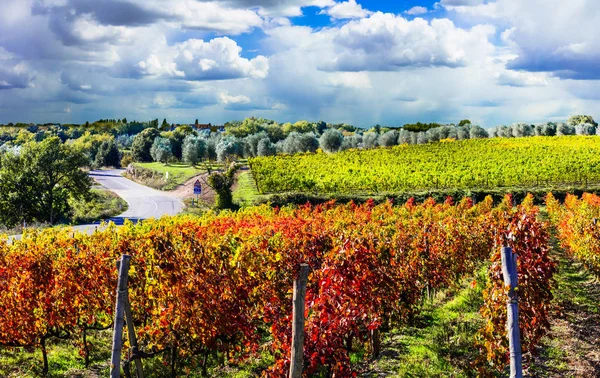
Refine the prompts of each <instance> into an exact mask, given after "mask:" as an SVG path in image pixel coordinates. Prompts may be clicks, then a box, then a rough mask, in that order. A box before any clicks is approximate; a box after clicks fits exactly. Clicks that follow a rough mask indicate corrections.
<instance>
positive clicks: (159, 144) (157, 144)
mask: <svg viewBox="0 0 600 378" xmlns="http://www.w3.org/2000/svg"><path fill="white" fill-rule="evenodd" d="M150 155H151V156H152V159H153V160H154V161H157V162H161V163H163V164H167V163H168V162H169V159H171V158H172V157H173V150H172V146H171V141H170V140H169V139H167V138H162V137H156V139H154V143H152V147H151V148H150Z"/></svg>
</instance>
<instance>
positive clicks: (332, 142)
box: [319, 129, 344, 152]
mask: <svg viewBox="0 0 600 378" xmlns="http://www.w3.org/2000/svg"><path fill="white" fill-rule="evenodd" d="M343 142H344V135H343V134H342V132H341V131H339V130H336V129H329V130H327V131H325V132H324V133H323V135H321V138H320V139H319V146H320V147H321V149H322V150H323V151H325V152H338V151H339V150H340V148H341V147H342V143H343Z"/></svg>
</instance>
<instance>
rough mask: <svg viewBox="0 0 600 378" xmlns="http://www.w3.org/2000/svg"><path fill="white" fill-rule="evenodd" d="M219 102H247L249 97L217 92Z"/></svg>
mask: <svg viewBox="0 0 600 378" xmlns="http://www.w3.org/2000/svg"><path fill="white" fill-rule="evenodd" d="M219 100H220V102H221V104H226V105H228V104H249V103H250V98H249V97H248V96H244V95H238V96H232V95H230V94H229V93H227V92H223V93H220V94H219Z"/></svg>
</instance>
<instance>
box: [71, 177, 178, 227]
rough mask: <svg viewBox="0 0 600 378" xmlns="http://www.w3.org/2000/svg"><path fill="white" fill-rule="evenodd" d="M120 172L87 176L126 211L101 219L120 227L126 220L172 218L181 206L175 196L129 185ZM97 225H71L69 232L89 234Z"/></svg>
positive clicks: (129, 182)
mask: <svg viewBox="0 0 600 378" xmlns="http://www.w3.org/2000/svg"><path fill="white" fill-rule="evenodd" d="M123 172H125V170H124V169H110V170H95V171H90V173H89V175H90V177H91V178H92V179H94V181H96V182H97V183H98V184H100V185H102V186H103V187H105V188H106V189H108V190H111V191H112V192H114V193H116V194H117V195H118V196H119V197H121V198H123V199H124V200H125V201H126V202H127V204H128V205H129V208H128V209H127V211H126V212H124V213H123V214H119V215H117V216H116V217H113V218H110V219H105V221H107V222H114V223H115V224H116V225H122V224H123V222H125V220H126V219H129V220H131V221H133V222H137V221H139V220H143V219H148V218H160V217H161V216H163V215H175V214H178V213H180V212H181V211H182V210H183V203H182V202H181V201H180V200H179V199H178V198H177V197H175V196H170V195H169V194H166V193H165V192H161V191H158V190H156V189H152V188H149V187H147V186H144V185H141V184H138V183H136V182H133V181H131V180H129V179H127V178H125V177H123V176H121V175H122V174H123ZM100 223H101V222H100V221H98V222H96V223H94V224H86V225H80V226H74V227H73V229H74V230H77V231H82V232H88V233H89V232H93V231H94V230H96V229H97V228H98V225H99V224H100Z"/></svg>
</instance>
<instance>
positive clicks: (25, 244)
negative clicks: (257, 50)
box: [0, 199, 549, 377]
mask: <svg viewBox="0 0 600 378" xmlns="http://www.w3.org/2000/svg"><path fill="white" fill-rule="evenodd" d="M534 213H535V209H533V208H531V207H530V206H528V205H524V206H522V207H519V208H518V209H517V210H515V211H510V210H508V209H504V208H501V209H496V210H494V209H493V208H492V205H491V199H488V200H486V201H482V202H481V203H479V204H477V205H473V204H472V202H471V201H469V200H463V201H462V202H460V203H459V204H457V205H453V204H452V203H451V202H450V201H447V202H445V203H443V204H442V203H435V202H434V201H432V200H429V201H426V202H425V203H423V204H420V205H419V204H416V203H415V202H414V201H409V202H408V203H406V204H405V205H403V206H398V207H393V206H392V205H391V204H390V203H386V204H382V205H374V204H373V203H366V204H364V205H360V206H358V205H355V204H348V205H345V206H335V205H334V204H333V203H329V204H325V205H322V206H316V207H311V206H304V207H300V208H295V209H294V208H283V209H272V208H269V207H265V206H263V207H258V208H252V209H247V210H244V211H241V212H239V213H229V212H223V213H221V214H214V213H207V214H205V215H203V216H202V217H198V218H196V217H194V218H192V217H177V218H169V217H166V218H162V219H160V220H149V221H146V222H143V223H142V224H139V225H137V226H134V225H132V224H131V223H129V224H126V225H125V226H123V227H122V228H119V229H117V228H115V227H111V228H109V229H108V230H107V231H105V232H97V233H94V234H93V235H85V234H77V235H76V237H72V235H71V233H70V231H60V230H46V231H43V232H32V233H28V234H25V235H23V238H22V240H19V241H14V242H13V243H12V244H7V243H5V242H2V243H0V344H2V345H5V346H6V345H13V346H17V345H21V346H33V347H37V348H39V349H41V350H42V351H45V341H46V340H47V339H48V338H49V337H52V336H61V337H68V338H71V339H72V340H74V341H76V340H79V342H77V344H78V345H79V346H80V348H81V350H82V354H83V355H85V354H86V353H87V351H88V349H89V348H88V347H89V345H88V346H87V347H86V343H85V342H84V341H82V336H83V335H84V330H85V329H89V328H90V327H93V326H98V325H104V326H105V325H107V324H108V323H109V322H110V319H111V318H112V316H113V314H112V311H113V306H114V304H113V301H114V294H113V293H114V288H115V286H116V269H115V268H114V267H115V261H116V260H117V259H118V258H119V256H120V255H121V254H129V255H131V256H132V268H131V271H130V280H129V282H130V286H129V291H130V293H129V298H130V301H131V305H132V306H131V307H132V310H133V317H134V324H135V326H136V333H137V337H138V340H139V343H140V346H141V348H142V350H144V351H145V352H155V353H159V354H160V353H165V352H169V353H172V355H173V356H174V359H173V363H174V365H175V367H177V360H178V359H182V358H186V359H189V358H193V357H194V356H197V355H200V356H202V355H204V356H206V355H207V354H210V353H214V352H217V351H218V352H221V353H224V354H226V355H227V356H228V359H229V360H230V361H234V362H235V361H241V360H243V359H245V358H247V357H248V356H252V355H255V354H257V353H259V346H260V343H261V341H262V337H261V335H267V336H268V337H269V338H270V339H271V340H272V341H271V342H270V343H269V348H270V349H271V352H272V354H273V355H274V356H275V359H276V361H275V363H274V364H273V366H272V367H271V368H270V369H269V370H268V371H265V372H264V375H265V376H267V377H283V376H286V375H287V370H288V368H289V351H290V342H291V340H290V335H291V312H292V311H291V310H292V308H291V307H292V303H291V292H290V289H291V288H292V285H293V280H294V277H295V276H296V272H297V267H298V266H299V264H300V263H308V264H309V265H310V266H311V269H312V271H311V273H310V276H309V284H308V288H307V307H308V308H307V312H306V314H307V318H306V324H305V329H306V337H305V356H304V358H305V363H306V365H305V366H306V367H305V372H304V374H305V376H306V377H308V376H314V375H316V374H319V373H320V372H327V374H328V375H330V376H331V375H335V376H344V377H349V376H353V375H354V374H355V373H356V372H355V371H354V370H353V366H352V364H351V362H350V355H351V354H352V353H353V352H354V351H355V350H356V347H357V346H359V345H365V344H367V343H370V342H371V341H370V334H371V331H373V330H379V329H387V328H389V327H390V326H395V325H402V324H406V321H407V320H408V319H409V318H410V317H411V316H414V315H415V314H418V312H419V310H420V308H421V303H422V301H423V300H424V298H425V297H424V296H425V292H426V290H427V289H430V290H438V289H442V288H445V287H453V286H455V285H456V284H457V282H459V281H460V279H461V278H462V277H464V276H465V275H470V274H472V272H473V271H475V270H476V269H477V268H478V265H479V264H481V263H483V262H485V261H487V260H488V256H489V252H490V250H492V249H493V248H494V241H495V240H496V237H495V236H494V235H498V234H503V233H504V232H505V231H504V230H505V229H504V227H505V226H507V225H517V227H516V230H518V225H519V224H521V225H524V224H527V225H533V226H536V224H535V223H532V222H533V220H532V219H534V218H535V215H534ZM523 217H525V218H527V219H526V220H525V221H522V220H521V219H522V218H523ZM523 222H525V223H523ZM527 222H529V223H527ZM496 227H499V228H496ZM536 227H537V226H536ZM534 230H538V229H534ZM524 232H525V236H526V237H524V239H523V240H521V239H515V244H514V247H515V251H516V252H517V253H519V256H521V254H522V253H523V254H525V253H529V252H523V251H537V250H539V249H540V248H545V246H543V245H538V244H536V243H540V242H543V239H539V238H533V237H528V236H527V235H529V234H527V231H524ZM521 235H522V234H519V235H518V236H521ZM535 268H536V269H538V270H540V271H542V270H544V269H545V268H546V267H545V266H544V265H540V266H539V267H538V266H537V265H536V266H535ZM544 273H548V274H549V272H544ZM536 274H537V273H536ZM495 278H496V277H495V276H492V279H495ZM536 283H537V282H534V281H533V280H527V279H525V280H523V281H522V282H521V286H520V290H522V291H523V292H528V291H529V290H533V289H538V288H537V287H536V286H532V287H530V286H529V285H532V284H536ZM530 299H531V301H530ZM522 303H523V306H525V307H524V308H532V309H536V310H538V309H539V310H540V314H543V313H544V312H543V309H544V308H543V307H541V308H538V307H536V306H540V303H539V301H537V300H536V299H535V298H531V297H528V296H523V297H522ZM539 316H542V317H543V315H539ZM541 320H543V319H541ZM544 324H545V323H544V322H543V321H540V322H539V323H537V324H536V330H535V334H538V333H542V332H543V328H544ZM538 328H539V329H538ZM493 330H494V332H498V335H495V334H494V336H497V337H500V336H499V335H503V334H504V330H503V329H499V328H493ZM531 330H532V332H533V327H532V328H531ZM524 335H525V337H528V336H527V335H529V333H527V332H524ZM126 347H127V345H126ZM44 355H45V353H44ZM125 355H127V354H126V353H125ZM196 361H197V360H196ZM479 363H480V364H481V365H485V364H487V363H486V362H485V361H479ZM481 365H478V367H479V366H481ZM46 369H47V366H46Z"/></svg>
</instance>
